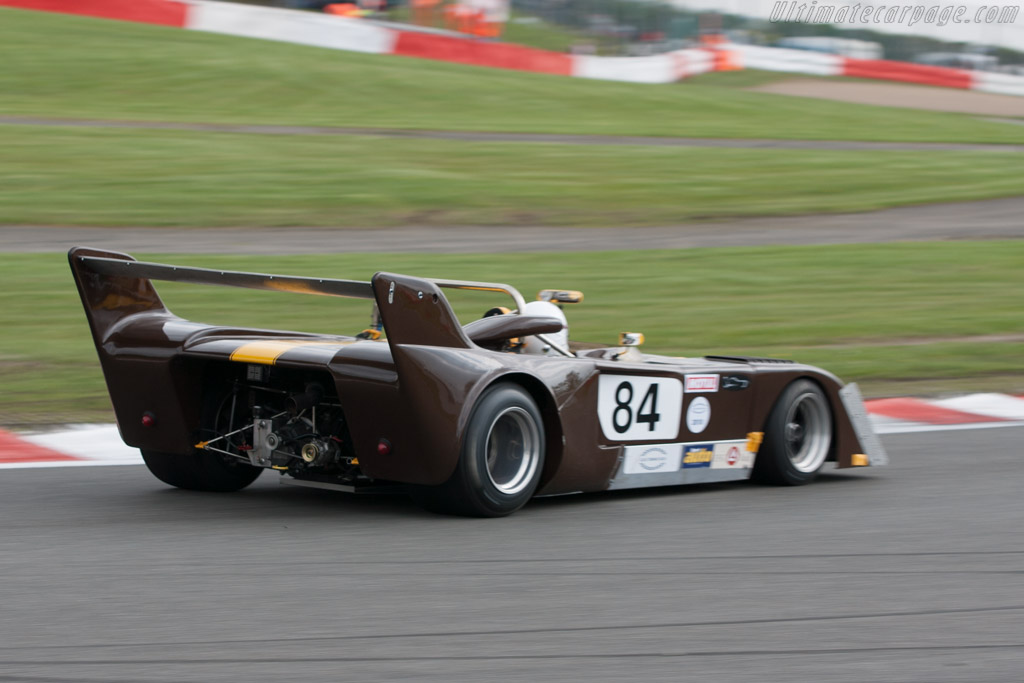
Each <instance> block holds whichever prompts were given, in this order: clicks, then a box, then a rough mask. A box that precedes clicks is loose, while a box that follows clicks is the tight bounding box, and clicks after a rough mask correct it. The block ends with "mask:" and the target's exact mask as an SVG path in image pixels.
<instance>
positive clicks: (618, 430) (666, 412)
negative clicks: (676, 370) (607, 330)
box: [597, 375, 683, 441]
mask: <svg viewBox="0 0 1024 683" xmlns="http://www.w3.org/2000/svg"><path fill="white" fill-rule="evenodd" d="M682 406H683V383H682V382H680V381H679V380H678V379H675V378H673V377H644V376H642V375H601V377H600V378H599V382H598V389H597V416H598V419H599V421H600V422H601V431H603V432H604V435H605V437H606V438H607V439H608V440H609V441H658V440H661V439H674V438H676V436H677V435H678V434H679V420H680V414H681V412H682Z"/></svg>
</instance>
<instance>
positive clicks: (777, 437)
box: [753, 379, 832, 486]
mask: <svg viewBox="0 0 1024 683" xmlns="http://www.w3.org/2000/svg"><path fill="white" fill-rule="evenodd" d="M831 448H832V410H831V408H830V406H829V402H828V398H826V397H825V393H824V392H823V391H822V390H821V388H820V387H819V386H818V385H817V384H815V383H814V382H811V381H810V380H806V379H801V380H797V381H795V382H793V383H792V384H790V385H789V386H788V387H786V389H785V390H784V391H783V392H782V394H781V395H780V396H779V399H778V400H777V401H776V402H775V405H774V406H773V407H772V412H771V413H770V414H769V415H768V422H767V423H766V424H765V428H764V444H763V445H762V446H761V452H760V453H759V454H758V456H757V460H756V461H755V462H754V472H753V478H754V479H755V480H757V481H760V482H762V483H765V484H776V485H779V486H799V485H801V484H807V483H809V482H811V481H813V480H814V478H815V477H816V476H817V475H818V472H819V471H820V470H821V468H822V466H823V465H824V464H825V460H826V459H827V458H828V455H829V452H830V450H831Z"/></svg>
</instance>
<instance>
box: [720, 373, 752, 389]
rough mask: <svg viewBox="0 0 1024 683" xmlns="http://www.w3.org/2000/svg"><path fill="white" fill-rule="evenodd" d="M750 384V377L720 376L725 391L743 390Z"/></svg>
mask: <svg viewBox="0 0 1024 683" xmlns="http://www.w3.org/2000/svg"><path fill="white" fill-rule="evenodd" d="M749 386H750V378H749V377H745V376H743V375H726V376H724V377H723V378H722V389H724V390H725V391H743V390H744V389H746V388H747V387H749Z"/></svg>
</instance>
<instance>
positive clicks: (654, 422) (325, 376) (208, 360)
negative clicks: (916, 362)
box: [69, 248, 885, 495]
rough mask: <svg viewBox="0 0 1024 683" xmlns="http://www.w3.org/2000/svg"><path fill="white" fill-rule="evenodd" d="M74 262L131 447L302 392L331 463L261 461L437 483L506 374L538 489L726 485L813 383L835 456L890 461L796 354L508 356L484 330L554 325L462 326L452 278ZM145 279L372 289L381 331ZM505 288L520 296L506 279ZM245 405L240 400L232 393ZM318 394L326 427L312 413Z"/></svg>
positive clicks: (188, 433) (77, 252)
mask: <svg viewBox="0 0 1024 683" xmlns="http://www.w3.org/2000/svg"><path fill="white" fill-rule="evenodd" d="M69 260H70V264H71V269H72V271H73V273H74V276H75V280H76V282H77V285H78V289H79V292H80V294H81V297H82V302H83V305H84V307H85V312H86V316H87V318H88V321H89V325H90V329H91V331H92V335H93V339H94V341H95V344H96V348H97V351H98V353H99V358H100V363H101V366H102V368H103V373H104V376H105V378H106V381H107V386H108V388H109V391H110V396H111V400H112V402H113V405H114V410H115V413H116V416H117V421H118V425H119V428H120V430H121V435H122V437H123V438H124V440H125V442H126V443H127V444H128V445H130V446H134V447H138V448H140V449H149V450H153V451H160V452H167V453H182V454H185V453H190V452H195V451H196V447H197V445H199V446H200V447H203V445H204V444H206V443H210V444H214V446H211V447H215V446H216V442H215V441H211V438H213V437H215V436H216V435H217V433H218V427H219V431H220V432H223V431H224V429H225V425H228V426H230V427H231V428H232V429H236V428H237V430H238V433H239V434H242V435H243V436H241V437H238V438H239V439H248V435H249V434H250V433H252V432H254V431H255V430H256V429H257V426H256V425H257V423H258V418H259V417H260V415H261V414H262V413H261V410H264V409H262V408H261V407H260V406H259V405H257V404H259V403H260V401H261V400H262V399H261V398H260V397H267V398H268V404H269V405H270V406H273V408H272V410H277V409H278V408H280V406H284V405H285V404H286V402H288V401H291V402H292V403H290V404H288V405H289V406H290V408H289V409H290V410H292V409H294V410H292V412H291V413H290V414H291V415H294V414H296V412H297V411H298V410H300V409H304V408H305V407H307V404H305V403H303V401H305V400H306V399H304V398H303V397H304V396H307V395H308V396H310V397H311V398H309V399H308V400H309V402H310V404H311V405H312V406H313V408H312V418H313V419H312V423H311V424H312V427H313V428H312V433H311V434H310V435H308V440H310V443H315V444H319V447H321V448H322V449H323V450H324V451H325V452H327V451H330V452H331V453H332V458H333V461H334V462H335V464H334V465H331V466H330V467H328V468H327V469H323V468H321V469H320V470H318V469H317V467H313V466H309V465H310V463H305V466H303V463H301V462H298V463H294V464H293V463H291V462H290V461H288V460H287V459H285V460H280V459H276V458H277V456H274V455H272V454H271V453H270V451H267V453H266V458H267V459H266V462H265V463H263V462H262V461H261V462H260V463H259V464H262V465H264V466H273V467H274V468H275V469H278V470H281V471H282V472H286V473H287V474H289V475H292V476H295V477H296V478H300V479H301V478H307V479H317V478H319V479H320V480H326V479H332V480H334V481H338V482H356V481H385V482H398V483H406V484H422V485H436V484H441V483H443V482H444V481H446V480H447V479H448V478H449V477H450V476H451V475H452V472H453V471H454V469H455V466H456V463H457V461H458V458H459V453H460V448H461V444H462V441H463V435H464V431H465V429H466V426H467V423H468V421H469V418H470V415H471V413H472V410H473V407H474V405H475V404H476V401H477V399H478V397H479V396H480V395H481V394H482V392H484V391H485V390H486V389H487V388H488V387H490V386H491V385H493V384H494V383H495V382H502V381H507V382H514V383H516V384H519V385H521V386H522V387H524V388H525V389H526V390H527V391H528V392H529V393H530V395H531V396H532V397H533V399H534V400H535V401H536V403H537V406H538V407H539V408H540V411H541V414H542V416H543V419H544V427H545V433H546V447H547V448H546V452H547V457H546V462H545V465H544V472H543V478H542V480H541V483H540V487H539V489H538V494H540V495H550V494H561V493H570V492H577V491H599V490H604V489H608V488H631V487H640V486H659V485H666V484H682V483H693V482H711V481H728V480H735V479H745V478H748V477H749V476H750V471H751V467H752V466H753V462H754V459H755V458H756V453H757V447H758V444H759V443H760V439H761V433H762V432H763V430H764V426H765V423H766V420H767V418H768V415H769V412H770V411H771V409H772V406H773V405H774V403H775V401H776V399H777V398H778V396H779V395H780V394H781V393H782V391H783V390H784V389H785V388H786V387H787V386H788V385H789V384H790V383H791V382H793V381H795V380H797V379H800V378H807V379H810V380H812V381H813V382H815V383H816V384H818V385H819V386H820V388H821V389H822V390H823V391H824V393H825V395H826V396H827V398H828V401H829V404H830V407H831V410H832V417H833V420H832V424H833V431H834V433H833V439H832V452H831V454H830V460H833V461H835V462H836V464H837V466H838V467H850V466H854V465H865V464H869V463H870V464H872V465H876V464H883V462H884V458H885V456H884V451H882V450H881V446H880V444H878V443H877V439H875V440H874V441H872V439H873V438H874V437H873V434H871V433H870V427H869V426H867V423H866V419H863V418H862V417H860V416H858V413H857V406H858V405H860V398H859V395H857V394H856V393H855V388H854V389H853V390H852V391H851V390H850V389H849V388H847V389H846V390H843V388H842V384H841V383H840V382H839V380H838V379H837V378H835V377H834V376H833V375H831V374H829V373H827V372H825V371H823V370H820V369H818V368H814V367H810V366H806V365H801V364H798V363H792V362H788V361H776V360H772V359H757V358H734V357H715V356H710V357H705V358H668V357H660V356H650V355H645V354H640V353H639V352H636V350H635V349H633V350H632V351H633V352H632V353H627V352H625V351H626V350H624V349H617V348H604V349H591V350H588V351H580V352H578V353H575V354H569V355H556V356H535V355H527V354H520V353H510V352H507V351H503V350H499V349H498V348H497V347H495V346H494V345H493V344H491V343H490V342H491V341H492V338H497V337H501V336H509V337H512V336H517V335H524V334H532V333H534V332H536V331H539V330H544V329H547V327H545V325H547V326H548V327H550V325H551V321H550V320H546V319H533V320H530V319H529V318H528V317H527V316H521V320H519V321H512V322H506V321H504V320H503V321H501V323H500V324H501V325H502V326H505V327H507V328H508V329H504V330H503V329H498V328H497V324H488V325H487V327H488V328H489V329H488V330H486V331H484V330H481V329H479V328H482V327H483V326H477V328H478V329H474V330H470V328H469V326H467V327H466V328H463V326H462V325H460V324H459V322H458V319H457V318H456V316H455V314H454V313H453V311H452V308H451V306H450V305H449V303H448V300H447V299H446V298H445V296H444V293H443V288H444V287H445V286H446V285H451V284H452V283H445V282H443V281H432V280H426V279H422V278H415V277H410V276H406V275H398V274H393V273H377V274H376V275H375V276H374V277H373V278H372V280H371V281H370V282H359V281H348V280H328V279H316V278H299V277H286V276H277V275H260V274H254V273H236V272H230V271H213V270H203V269H194V268H181V267H174V266H166V265H162V264H148V263H142V262H138V261H135V260H134V259H132V257H130V256H128V255H125V254H120V253H115V252H107V251H98V250H93V249H87V248H76V249H73V250H72V251H71V252H70V254H69ZM153 280H175V281H184V282H195V283H198V284H220V285H226V286H234V287H250V288H257V289H272V290H279V291H290V292H299V293H305V294H311V295H320V296H335V297H349V298H352V297H354V298H363V299H367V302H368V306H370V305H375V306H376V308H377V310H378V311H379V320H380V323H381V325H382V328H383V332H384V334H385V335H386V341H383V340H371V339H359V338H356V337H346V336H330V335H315V334H303V333H293V332H282V331H276V330H264V329H240V328H227V327H216V326H211V325H205V324H199V323H195V322H190V321H188V320H184V319H182V318H179V317H177V316H175V315H174V314H173V313H171V312H170V311H169V310H167V308H166V307H165V306H164V304H163V302H162V301H161V299H160V297H159V296H158V294H157V292H156V289H155V288H154V285H153ZM458 284H459V285H460V286H462V288H465V289H474V288H476V289H488V288H489V287H490V286H489V285H486V283H476V284H474V285H472V286H468V285H467V283H458ZM503 291H507V292H509V293H510V294H512V293H514V294H512V295H513V299H514V300H515V301H516V303H517V305H518V306H519V308H520V309H521V308H522V299H521V297H520V296H519V295H518V293H517V292H514V290H511V288H508V289H506V290H503ZM517 325H518V326H517ZM467 332H469V333H471V334H473V335H474V339H477V342H474V341H472V340H471V339H470V336H469V335H468V334H467ZM478 342H479V343H478ZM229 387H233V389H230V390H229ZM841 390H842V391H844V393H843V394H842V395H841ZM227 396H231V398H230V401H228V399H227V398H226V397H227ZM254 396H255V397H256V398H255V399H254V398H253V397H254ZM275 397H279V398H275ZM218 401H219V403H218ZM245 401H248V403H249V404H250V405H249V406H248V407H247V408H244V409H243V408H239V407H238V405H236V404H238V403H239V402H242V403H244V402H245ZM295 402H297V403H298V404H300V407H299V408H296V407H295ZM228 403H230V406H229V407H225V406H226V405H228ZM254 406H255V407H256V411H255V415H256V418H257V422H254V423H253V425H254V426H253V427H252V428H246V429H248V431H246V432H243V431H242V428H243V427H245V425H244V424H242V425H239V424H237V423H236V416H239V415H243V413H244V415H245V416H246V417H245V419H246V420H249V419H251V417H252V408H253V407H254ZM851 406H852V409H851ZM318 407H319V410H320V418H319V419H320V421H321V422H322V423H323V425H324V426H318V425H317V420H318V417H317V409H318ZM280 410H281V411H283V410H284V408H280ZM861 410H862V406H861ZM264 412H266V410H264ZM282 414H283V413H282ZM299 414H304V415H309V413H308V412H303V413H299ZM211 415H212V417H211ZM147 416H148V418H147ZM264 416H265V417H266V418H268V419H270V418H271V417H273V416H271V415H264ZM275 419H278V420H279V421H280V420H282V419H284V418H275ZM305 422H306V423H307V424H310V421H309V419H308V418H306V419H305ZM221 423H223V424H221ZM327 423H329V425H330V426H329V427H328V426H325V425H327ZM274 424H277V423H274ZM267 429H270V427H267ZM321 432H322V433H321ZM257 436H258V435H256V434H253V440H254V441H255V440H256V437H257ZM314 437H315V438H314ZM304 438H305V437H304ZM383 444H386V446H387V447H386V448H384V447H383V446H382V445H383ZM247 447H248V448H251V444H248V442H247V441H237V442H236V448H243V449H244V448H247ZM313 450H316V447H313ZM311 452H312V451H311ZM865 454H868V455H865ZM250 457H251V458H252V459H253V460H252V462H253V463H256V462H257V460H256V457H257V456H256V455H255V454H250ZM293 459H294V455H293ZM272 460H273V462H271V461H272ZM313 463H314V464H315V460H314V461H313Z"/></svg>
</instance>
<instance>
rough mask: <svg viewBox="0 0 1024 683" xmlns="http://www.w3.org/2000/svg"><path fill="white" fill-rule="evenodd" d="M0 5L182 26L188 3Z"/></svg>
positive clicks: (40, 0)
mask: <svg viewBox="0 0 1024 683" xmlns="http://www.w3.org/2000/svg"><path fill="white" fill-rule="evenodd" d="M0 6H4V7H16V8H18V9H32V10H39V11H42V12H60V13H61V14H79V15H82V16H86V17H99V18H100V19H119V20H121V21H136V22H140V23H143V24H160V25H161V26H177V27H178V28H184V26H185V18H186V15H187V14H188V10H189V6H188V5H186V4H185V3H184V2H174V1H173V0H0Z"/></svg>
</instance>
